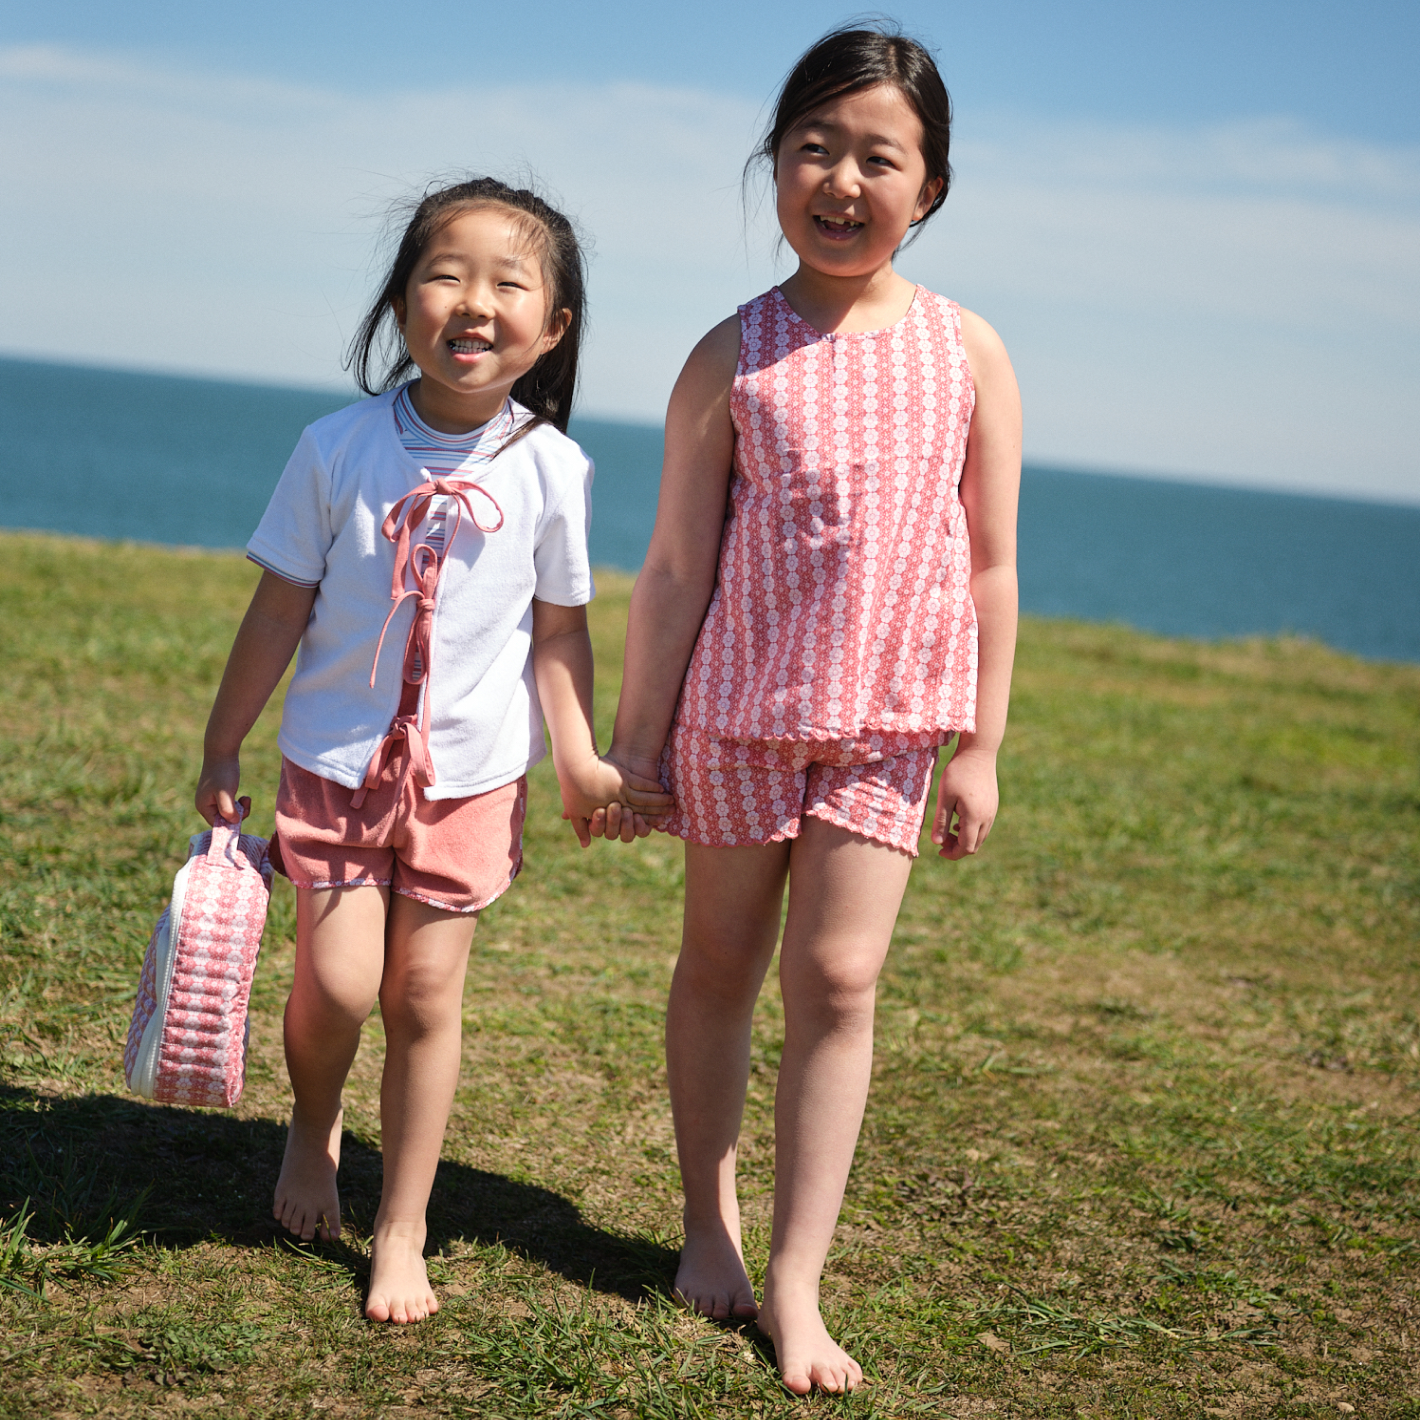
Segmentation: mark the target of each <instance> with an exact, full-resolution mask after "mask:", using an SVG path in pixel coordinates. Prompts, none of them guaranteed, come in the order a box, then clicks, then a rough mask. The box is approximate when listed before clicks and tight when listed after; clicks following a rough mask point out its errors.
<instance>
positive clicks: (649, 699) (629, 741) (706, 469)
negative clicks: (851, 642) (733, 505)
mask: <svg viewBox="0 0 1420 1420" xmlns="http://www.w3.org/2000/svg"><path fill="white" fill-rule="evenodd" d="M739 351H740V321H739V317H738V316H731V317H730V318H729V319H728V320H725V321H722V322H721V323H720V324H719V325H717V326H716V327H715V328H714V329H713V330H712V331H711V332H710V333H709V334H708V335H707V336H705V338H704V339H703V340H702V341H701V342H700V343H699V345H697V346H696V347H695V349H694V350H693V351H691V354H690V358H689V359H688V360H687V361H686V362H685V368H684V369H683V370H682V371H681V373H680V378H679V379H678V380H677V381H676V386H675V389H674V390H673V391H672V393H671V400H670V407H669V409H668V410H667V411H666V453H665V464H664V467H663V469H662V472H661V494H660V501H659V503H658V504H657V507H656V527H655V531H654V532H653V533H652V534H651V546H650V548H649V549H648V551H647V553H646V561H645V564H644V566H643V567H642V568H641V575H640V576H639V577H637V579H636V589H635V591H633V592H632V594H631V619H630V622H629V624H628V626H627V630H626V660H625V667H624V675H623V680H622V688H621V700H620V703H619V704H618V705H617V708H616V729H615V731H614V733H613V735H612V747H611V749H610V751H609V752H608V757H609V758H611V759H614V760H615V761H616V762H617V763H619V764H624V765H626V766H627V767H628V768H629V769H633V770H635V771H636V772H637V773H638V774H644V775H647V776H648V777H654V776H655V775H656V774H658V773H659V767H660V759H661V749H662V747H663V746H664V745H665V742H666V739H667V737H668V736H669V734H670V728H671V718H672V716H674V714H675V707H676V700H677V698H678V697H679V695H680V687H681V683H682V681H683V680H684V679H685V670H686V667H687V666H688V665H689V664H690V655H691V652H692V651H693V650H694V649H695V638H696V637H697V636H698V635H699V634H700V624H701V622H702V621H704V619H705V609H706V607H708V606H709V604H710V597H711V594H712V593H713V592H714V590H715V569H716V566H717V564H718V562H719V557H720V536H721V534H722V532H723V531H724V527H725V507H726V501H727V499H728V496H729V487H730V470H731V462H732V460H733V457H734V449H735V435H734V428H733V426H732V425H731V423H730V386H731V384H732V383H733V381H734V377H735V368H736V366H737V365H738V363H739Z"/></svg>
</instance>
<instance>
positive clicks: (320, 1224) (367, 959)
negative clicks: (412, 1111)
mask: <svg viewBox="0 0 1420 1420" xmlns="http://www.w3.org/2000/svg"><path fill="white" fill-rule="evenodd" d="M387 898H388V892H387V890H386V889H385V888H379V887H352V888H325V889H311V888H298V889H297V892H296V972H295V979H294V981H293V983H292V986H291V996H290V999H289V1000H288V1001H287V1002H286V1021H285V1037H286V1069H287V1071H288V1072H289V1074H290V1076H291V1089H292V1093H293V1094H294V1096H295V1102H294V1104H293V1106H292V1109H291V1127H290V1128H289V1129H288V1130H287V1131H286V1153H285V1156H284V1157H283V1159H282V1161H281V1176H280V1177H279V1178H278V1179H277V1181H276V1197H275V1199H274V1201H273V1203H272V1209H271V1211H272V1213H273V1214H274V1215H275V1216H276V1218H277V1220H278V1221H279V1222H280V1223H281V1224H282V1226H283V1227H285V1228H287V1229H289V1230H290V1231H291V1232H292V1233H294V1234H296V1236H297V1237H299V1238H301V1239H302V1240H303V1241H305V1242H309V1241H310V1240H311V1239H312V1238H314V1237H315V1236H316V1235H317V1234H319V1235H320V1236H321V1237H322V1238H333V1237H338V1236H339V1235H340V1195H339V1193H338V1192H337V1190H336V1185H335V1173H336V1169H337V1168H338V1167H339V1164H340V1119H341V1112H340V1093H341V1090H342V1089H343V1088H344V1086H345V1077H346V1075H347V1074H349V1072H350V1064H351V1061H353V1060H354V1059H355V1052H356V1050H357V1049H358V1048H359V1045H360V1027H361V1026H362V1025H363V1024H364V1021H365V1018H366V1017H367V1016H368V1015H369V1014H370V1011H371V1009H372V1008H373V1007H374V1004H375V996H376V993H377V992H378V990H379V985H380V974H381V972H382V971H383V969H384V956H385V906H386V901H387Z"/></svg>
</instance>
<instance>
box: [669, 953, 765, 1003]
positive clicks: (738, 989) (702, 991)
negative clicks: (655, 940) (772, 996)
mask: <svg viewBox="0 0 1420 1420" xmlns="http://www.w3.org/2000/svg"><path fill="white" fill-rule="evenodd" d="M773 950H774V946H773V943H770V945H769V949H768V951H764V950H761V949H760V948H759V947H758V946H757V945H755V944H747V943H745V942H739V941H729V940H727V939H717V938H710V939H705V938H702V937H697V938H696V939H695V940H691V939H689V938H688V939H687V940H686V941H685V942H684V943H683V944H682V945H681V950H680V956H679V957H678V958H677V959H676V965H675V985H676V986H677V987H678V988H679V989H681V990H686V991H690V992H692V993H693V994H694V995H695V997H696V998H697V999H698V1000H704V999H706V998H710V999H716V998H718V999H723V1000H726V1001H730V1000H738V999H739V998H740V997H742V996H744V995H745V993H746V992H753V993H755V994H758V991H759V987H760V983H761V982H762V981H763V980H764V971H765V968H766V966H767V965H768V962H769V956H770V954H771V953H772V952H773Z"/></svg>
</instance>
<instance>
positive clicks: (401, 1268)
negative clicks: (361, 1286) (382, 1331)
mask: <svg viewBox="0 0 1420 1420" xmlns="http://www.w3.org/2000/svg"><path fill="white" fill-rule="evenodd" d="M370 1257H371V1268H370V1295H369V1298H368V1299H367V1300H366V1302H365V1315H366V1316H367V1317H369V1318H370V1320H371V1321H393V1322H398V1323H400V1324H403V1323H404V1322H407V1321H423V1320H424V1318H425V1317H429V1316H433V1315H434V1313H435V1312H436V1311H438V1310H439V1299H438V1297H436V1296H435V1295H434V1289H433V1288H432V1287H431V1286H430V1285H429V1269H428V1268H427V1267H426V1266H425V1265H424V1228H423V1227H422V1226H421V1227H420V1228H419V1230H418V1233H417V1235H416V1234H413V1233H410V1232H408V1231H404V1230H400V1229H388V1230H382V1229H381V1228H380V1226H379V1223H378V1222H376V1224H375V1236H374V1239H373V1240H372V1241H371V1243H370Z"/></svg>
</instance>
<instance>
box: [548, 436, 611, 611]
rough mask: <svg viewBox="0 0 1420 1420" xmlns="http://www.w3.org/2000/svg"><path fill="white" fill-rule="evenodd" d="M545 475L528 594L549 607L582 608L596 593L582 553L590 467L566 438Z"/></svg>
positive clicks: (587, 522)
mask: <svg viewBox="0 0 1420 1420" xmlns="http://www.w3.org/2000/svg"><path fill="white" fill-rule="evenodd" d="M566 442H567V444H568V445H569V446H570V447H569V448H568V449H567V450H566V452H565V453H564V452H563V451H562V450H558V453H559V454H561V455H562V457H560V458H559V459H558V460H557V462H558V465H559V467H558V469H557V473H556V475H555V476H553V477H551V478H549V479H548V483H549V485H550V486H549V488H548V493H549V498H548V503H547V507H546V510H545V512H544V514H543V518H542V524H541V526H540V527H539V529H538V537H537V545H536V546H535V547H534V548H533V567H534V570H535V572H536V574H537V584H536V587H535V589H534V591H533V595H534V596H535V597H536V598H537V599H538V601H540V602H551V603H552V604H553V605H554V606H584V605H585V604H586V603H587V602H589V601H591V599H592V598H593V597H594V596H595V595H596V588H595V587H594V586H593V585H592V568H591V563H590V560H589V559H588V556H587V538H588V536H589V534H590V533H591V527H592V475H593V472H594V466H593V464H592V461H591V459H589V458H588V457H587V456H586V454H585V453H583V452H582V450H581V449H580V448H579V447H578V446H577V445H576V444H574V443H573V442H572V441H571V440H570V439H568V440H566Z"/></svg>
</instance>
